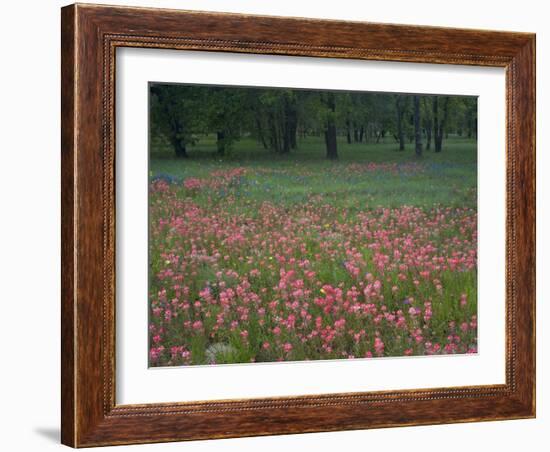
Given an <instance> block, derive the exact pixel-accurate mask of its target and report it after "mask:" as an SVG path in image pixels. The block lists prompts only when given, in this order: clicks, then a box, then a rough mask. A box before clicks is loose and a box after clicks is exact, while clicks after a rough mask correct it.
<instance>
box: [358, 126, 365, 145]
mask: <svg viewBox="0 0 550 452" xmlns="http://www.w3.org/2000/svg"><path fill="white" fill-rule="evenodd" d="M364 135H365V127H364V126H361V129H360V130H359V143H362V142H363V136H364Z"/></svg>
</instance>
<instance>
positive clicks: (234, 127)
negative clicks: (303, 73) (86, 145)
mask: <svg viewBox="0 0 550 452" xmlns="http://www.w3.org/2000/svg"><path fill="white" fill-rule="evenodd" d="M149 95H150V133H151V134H152V136H157V137H162V138H164V139H165V140H167V141H168V142H169V143H170V145H171V146H172V147H173V149H174V153H175V155H176V156H177V157H183V158H185V157H188V155H189V154H188V148H189V147H190V146H192V145H194V144H196V143H197V142H198V141H199V140H200V139H201V137H203V136H206V135H211V134H213V135H215V136H216V149H217V153H218V154H219V155H220V156H223V155H225V154H226V153H227V152H229V151H230V150H231V148H232V146H233V145H234V143H235V142H237V141H238V140H239V139H241V138H242V137H252V138H254V139H256V140H257V142H258V144H259V147H261V148H264V149H265V150H268V151H272V152H276V153H280V154H286V153H290V152H292V150H293V149H296V148H297V146H299V141H300V139H301V138H305V137H307V136H311V135H315V136H322V137H323V138H324V142H325V146H326V154H325V155H326V157H327V158H328V159H337V158H338V137H339V136H341V137H345V139H346V140H347V142H348V143H349V144H351V143H357V144H360V143H366V142H375V143H377V142H379V141H380V139H382V138H384V137H386V136H390V137H393V138H394V139H395V142H396V147H397V149H398V150H400V151H404V150H405V148H406V146H407V143H411V148H413V147H414V150H415V153H416V155H417V156H421V155H422V152H423V151H424V150H425V151H431V150H432V142H433V150H434V151H435V152H441V151H442V150H443V148H444V146H443V143H444V138H445V137H446V136H448V134H450V133H454V134H458V135H460V136H467V137H468V138H473V137H476V135H477V98H476V97H469V96H442V95H412V94H390V93H370V92H346V91H329V90H326V91H319V90H306V89H289V88H255V87H229V86H206V85H178V84H160V83H152V84H150V88H149Z"/></svg>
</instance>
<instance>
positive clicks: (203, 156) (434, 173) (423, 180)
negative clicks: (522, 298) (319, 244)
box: [150, 136, 477, 209]
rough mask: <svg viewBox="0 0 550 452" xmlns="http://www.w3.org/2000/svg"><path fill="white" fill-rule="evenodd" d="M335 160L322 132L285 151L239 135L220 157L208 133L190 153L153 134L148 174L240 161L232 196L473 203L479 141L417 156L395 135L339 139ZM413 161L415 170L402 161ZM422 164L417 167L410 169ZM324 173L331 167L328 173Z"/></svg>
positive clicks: (188, 173)
mask: <svg viewBox="0 0 550 452" xmlns="http://www.w3.org/2000/svg"><path fill="white" fill-rule="evenodd" d="M338 146H339V159H338V161H335V162H333V161H329V160H327V159H325V158H324V152H325V151H324V145H323V142H322V140H321V138H320V137H310V138H307V139H306V140H301V141H299V143H298V149H296V150H293V151H291V152H290V153H289V154H288V155H280V154H276V153H273V152H270V151H267V150H265V149H263V148H262V147H261V145H259V144H258V143H257V142H256V141H255V140H252V139H243V140H241V141H239V142H238V143H236V144H235V145H234V147H233V149H232V150H231V152H230V155H228V156H225V157H223V158H219V156H217V154H216V152H215V141H214V138H213V137H210V136H207V137H204V138H202V139H201V140H200V141H199V142H198V143H197V144H196V145H195V146H193V147H191V148H190V149H189V155H190V158H189V159H177V158H175V157H174V154H173V151H172V150H171V149H170V147H169V146H166V145H163V144H162V143H159V142H154V143H153V146H152V152H151V160H150V176H151V177H155V176H162V175H169V176H171V177H174V178H176V179H186V178H188V177H199V178H200V177H207V176H208V175H209V174H210V172H212V171H214V170H218V169H230V168H234V167H239V166H245V167H247V168H249V169H251V170H252V171H251V172H249V173H248V174H247V176H245V180H244V181H243V183H242V184H240V186H239V192H238V193H236V195H237V196H243V197H246V198H247V199H248V200H250V201H251V202H254V203H255V201H277V202H281V203H290V204H294V203H300V202H304V201H305V200H306V199H308V198H309V197H310V196H312V195H323V196H325V197H328V198H330V200H331V202H332V203H333V204H334V205H336V206H339V207H348V208H352V209H353V208H354V207H357V208H361V209H364V208H365V207H375V206H385V207H398V206H402V205H413V206H431V205H433V204H441V205H445V206H453V207H472V206H475V204H476V198H477V194H476V186H477V174H476V165H477V147H476V142H475V141H474V140H467V139H463V138H450V139H448V140H445V141H444V149H443V151H442V152H440V153H435V152H434V151H433V150H432V151H424V153H423V156H422V157H420V158H419V157H416V156H415V154H414V150H413V145H412V144H408V145H407V147H406V149H405V151H398V150H397V145H396V143H395V142H394V140H393V139H392V140H391V141H390V140H389V139H387V140H386V142H384V143H380V144H375V143H369V144H365V143H361V144H351V145H350V144H347V143H346V142H345V140H343V139H340V142H339V143H338ZM366 163H376V164H383V163H384V164H398V165H399V167H400V171H398V172H397V173H395V174H393V173H391V172H387V171H373V172H368V173H365V172H363V171H355V172H354V171H350V165H354V164H366ZM407 164H412V165H413V167H412V170H408V169H407ZM414 165H420V166H421V169H422V171H415V170H414ZM327 173H328V174H329V175H330V177H329V178H327Z"/></svg>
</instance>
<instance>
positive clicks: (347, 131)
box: [346, 119, 351, 144]
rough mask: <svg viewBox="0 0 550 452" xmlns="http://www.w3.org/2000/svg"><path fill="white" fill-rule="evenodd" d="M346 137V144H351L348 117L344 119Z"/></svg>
mask: <svg viewBox="0 0 550 452" xmlns="http://www.w3.org/2000/svg"><path fill="white" fill-rule="evenodd" d="M346 138H347V141H348V144H351V124H350V122H349V119H348V120H347V121H346Z"/></svg>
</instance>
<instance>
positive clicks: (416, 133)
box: [414, 96, 422, 157]
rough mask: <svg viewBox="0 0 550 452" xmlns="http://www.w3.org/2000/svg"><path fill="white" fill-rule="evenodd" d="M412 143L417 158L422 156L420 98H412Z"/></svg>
mask: <svg viewBox="0 0 550 452" xmlns="http://www.w3.org/2000/svg"><path fill="white" fill-rule="evenodd" d="M414 141H415V147H414V150H415V152H416V155H417V157H421V156H422V130H421V129H420V97H418V96H414Z"/></svg>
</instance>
